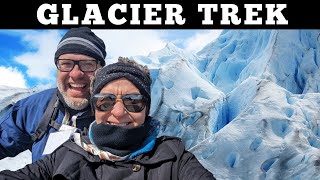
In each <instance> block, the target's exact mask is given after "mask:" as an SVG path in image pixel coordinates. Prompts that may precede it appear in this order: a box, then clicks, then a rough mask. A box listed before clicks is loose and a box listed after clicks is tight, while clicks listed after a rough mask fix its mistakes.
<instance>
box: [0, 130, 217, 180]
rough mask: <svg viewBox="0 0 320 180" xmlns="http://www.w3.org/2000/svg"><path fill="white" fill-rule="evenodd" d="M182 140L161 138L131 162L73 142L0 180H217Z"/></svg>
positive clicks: (1, 176)
mask: <svg viewBox="0 0 320 180" xmlns="http://www.w3.org/2000/svg"><path fill="white" fill-rule="evenodd" d="M184 147H185V146H184V144H183V143H182V142H181V140H180V139H178V138H173V137H167V136H163V137H160V138H157V140H156V144H155V146H154V148H153V150H152V151H150V152H148V153H144V154H140V155H138V156H136V157H135V158H133V159H131V160H128V161H118V162H110V161H106V160H101V159H100V158H99V157H98V156H95V155H92V154H90V153H88V152H86V151H84V150H83V149H82V148H81V147H80V146H78V145H77V144H75V143H74V142H73V141H71V140H69V141H67V142H65V143H64V144H63V145H62V146H60V147H59V148H58V149H57V150H56V151H54V152H53V153H52V154H50V155H47V156H45V157H44V158H43V159H41V160H39V161H36V162H35V163H33V164H30V165H27V166H25V167H24V168H23V169H20V170H18V171H15V172H12V171H2V172H0V179H24V180H27V179H32V180H35V179H76V180H79V179H86V180H94V179H104V180H107V179H110V180H116V179H137V180H142V179H154V180H169V179H173V180H175V179H184V180H185V179H195V180H199V179H201V180H203V179H215V178H214V177H213V175H212V174H211V173H210V172H209V171H208V170H206V169H205V168H204V167H203V166H202V165H201V164H200V163H199V161H198V160H197V159H196V157H195V156H194V155H193V154H192V153H190V152H188V151H186V150H185V148H184Z"/></svg>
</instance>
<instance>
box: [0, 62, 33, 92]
mask: <svg viewBox="0 0 320 180" xmlns="http://www.w3.org/2000/svg"><path fill="white" fill-rule="evenodd" d="M0 85H5V86H10V87H19V88H27V86H26V80H25V79H24V76H23V74H22V72H20V71H19V70H17V68H13V67H3V66H0Z"/></svg>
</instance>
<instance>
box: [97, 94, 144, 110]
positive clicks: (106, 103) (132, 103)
mask: <svg viewBox="0 0 320 180" xmlns="http://www.w3.org/2000/svg"><path fill="white" fill-rule="evenodd" d="M118 100H119V99H117V96H116V95H114V94H96V95H94V96H93V97H92V102H93V106H94V107H95V108H96V109H97V110H99V111H110V110H111V109H112V108H113V106H114V105H115V104H116V102H117V101H118ZM121 100H122V102H123V105H124V107H125V108H126V109H127V110H128V111H129V112H134V113H137V112H141V111H142V110H143V109H144V108H145V107H146V104H147V98H146V97H145V96H143V95H141V94H126V95H123V96H122V97H121Z"/></svg>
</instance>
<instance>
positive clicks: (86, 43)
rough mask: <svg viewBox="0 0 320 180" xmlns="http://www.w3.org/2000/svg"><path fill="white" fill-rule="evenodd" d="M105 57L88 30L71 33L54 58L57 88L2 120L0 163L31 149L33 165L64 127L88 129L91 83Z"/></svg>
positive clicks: (102, 47)
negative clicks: (52, 136)
mask: <svg viewBox="0 0 320 180" xmlns="http://www.w3.org/2000/svg"><path fill="white" fill-rule="evenodd" d="M105 57H106V51H105V44H104V42H103V41H102V40H101V39H100V38H99V37H97V36H96V35H95V34H94V33H93V32H92V31H91V30H90V29H89V28H87V27H80V28H73V29H70V30H69V31H68V32H67V33H66V34H65V35H64V36H63V38H62V39H61V41H60V42H59V44H58V47H57V51H56V53H55V57H54V62H55V64H56V67H57V86H58V88H53V89H48V90H45V91H42V92H39V93H37V94H34V95H32V96H30V97H27V98H25V99H22V100H20V101H18V102H17V103H16V104H15V105H14V106H13V107H11V109H9V110H8V112H7V113H6V114H5V115H4V116H3V117H2V118H1V119H0V159H3V158H5V157H13V156H16V155H17V154H19V153H20V152H22V151H24V150H27V149H30V150H31V151H32V161H36V160H38V159H40V158H41V156H42V155H43V151H44V149H45V146H46V144H47V141H48V138H49V135H50V134H51V133H53V132H56V131H58V130H61V127H62V126H61V125H62V124H63V125H66V126H68V127H70V126H73V127H77V128H79V129H84V128H88V127H89V124H90V123H91V122H92V121H93V120H94V116H93V115H92V113H91V107H90V103H89V98H90V79H91V78H92V77H93V76H94V73H95V71H96V70H97V69H98V68H100V67H102V66H104V65H105ZM53 104H54V105H53ZM47 107H48V108H47ZM43 119H45V120H43ZM49 119H50V121H49ZM39 124H41V125H39ZM39 126H40V127H41V128H39ZM39 129H40V130H39Z"/></svg>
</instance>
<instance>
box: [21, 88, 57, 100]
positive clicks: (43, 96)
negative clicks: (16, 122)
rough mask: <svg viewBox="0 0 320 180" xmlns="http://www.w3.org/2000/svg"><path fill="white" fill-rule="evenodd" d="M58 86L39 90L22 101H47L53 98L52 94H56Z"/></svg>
mask: <svg viewBox="0 0 320 180" xmlns="http://www.w3.org/2000/svg"><path fill="white" fill-rule="evenodd" d="M55 90H56V88H50V89H46V90H43V91H40V92H37V93H35V94H32V95H30V96H28V97H26V98H24V99H22V100H21V101H23V102H29V101H41V102H45V101H48V100H50V99H51V97H52V95H53V94H54V92H55Z"/></svg>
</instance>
